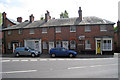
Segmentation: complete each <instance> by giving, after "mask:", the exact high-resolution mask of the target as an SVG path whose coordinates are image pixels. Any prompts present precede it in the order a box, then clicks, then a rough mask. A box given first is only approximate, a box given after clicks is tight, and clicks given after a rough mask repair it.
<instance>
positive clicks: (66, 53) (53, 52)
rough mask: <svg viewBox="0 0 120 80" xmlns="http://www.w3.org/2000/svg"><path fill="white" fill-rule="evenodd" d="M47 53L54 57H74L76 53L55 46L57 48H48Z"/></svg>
mask: <svg viewBox="0 0 120 80" xmlns="http://www.w3.org/2000/svg"><path fill="white" fill-rule="evenodd" d="M49 54H50V55H51V57H56V56H69V57H75V56H76V55H77V52H75V51H70V50H67V49H65V48H63V47H57V48H52V49H50V53H49Z"/></svg>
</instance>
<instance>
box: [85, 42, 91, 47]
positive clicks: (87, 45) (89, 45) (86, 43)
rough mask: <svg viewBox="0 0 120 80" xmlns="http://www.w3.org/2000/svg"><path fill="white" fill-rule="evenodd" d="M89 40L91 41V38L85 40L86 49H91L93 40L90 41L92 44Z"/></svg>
mask: <svg viewBox="0 0 120 80" xmlns="http://www.w3.org/2000/svg"><path fill="white" fill-rule="evenodd" d="M87 41H90V40H85V49H91V42H89V43H90V44H88V42H87Z"/></svg>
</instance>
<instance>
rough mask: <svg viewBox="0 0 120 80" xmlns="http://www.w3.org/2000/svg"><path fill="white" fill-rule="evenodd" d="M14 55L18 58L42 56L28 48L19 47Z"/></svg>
mask: <svg viewBox="0 0 120 80" xmlns="http://www.w3.org/2000/svg"><path fill="white" fill-rule="evenodd" d="M14 54H15V56H16V57H19V56H20V55H24V56H32V57H35V56H40V54H41V53H40V52H39V51H36V50H32V49H30V48H28V47H17V48H16V49H15V51H14Z"/></svg>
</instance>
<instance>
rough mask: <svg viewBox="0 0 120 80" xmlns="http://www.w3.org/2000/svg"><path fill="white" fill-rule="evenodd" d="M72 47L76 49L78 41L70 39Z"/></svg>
mask: <svg viewBox="0 0 120 80" xmlns="http://www.w3.org/2000/svg"><path fill="white" fill-rule="evenodd" d="M70 49H76V41H75V40H71V41H70Z"/></svg>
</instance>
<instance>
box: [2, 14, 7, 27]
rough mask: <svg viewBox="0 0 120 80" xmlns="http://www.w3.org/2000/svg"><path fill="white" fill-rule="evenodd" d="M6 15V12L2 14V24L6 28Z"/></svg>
mask: <svg viewBox="0 0 120 80" xmlns="http://www.w3.org/2000/svg"><path fill="white" fill-rule="evenodd" d="M6 15H7V14H6V13H5V12H3V13H2V16H3V24H2V26H3V27H4V28H5V24H6Z"/></svg>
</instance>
